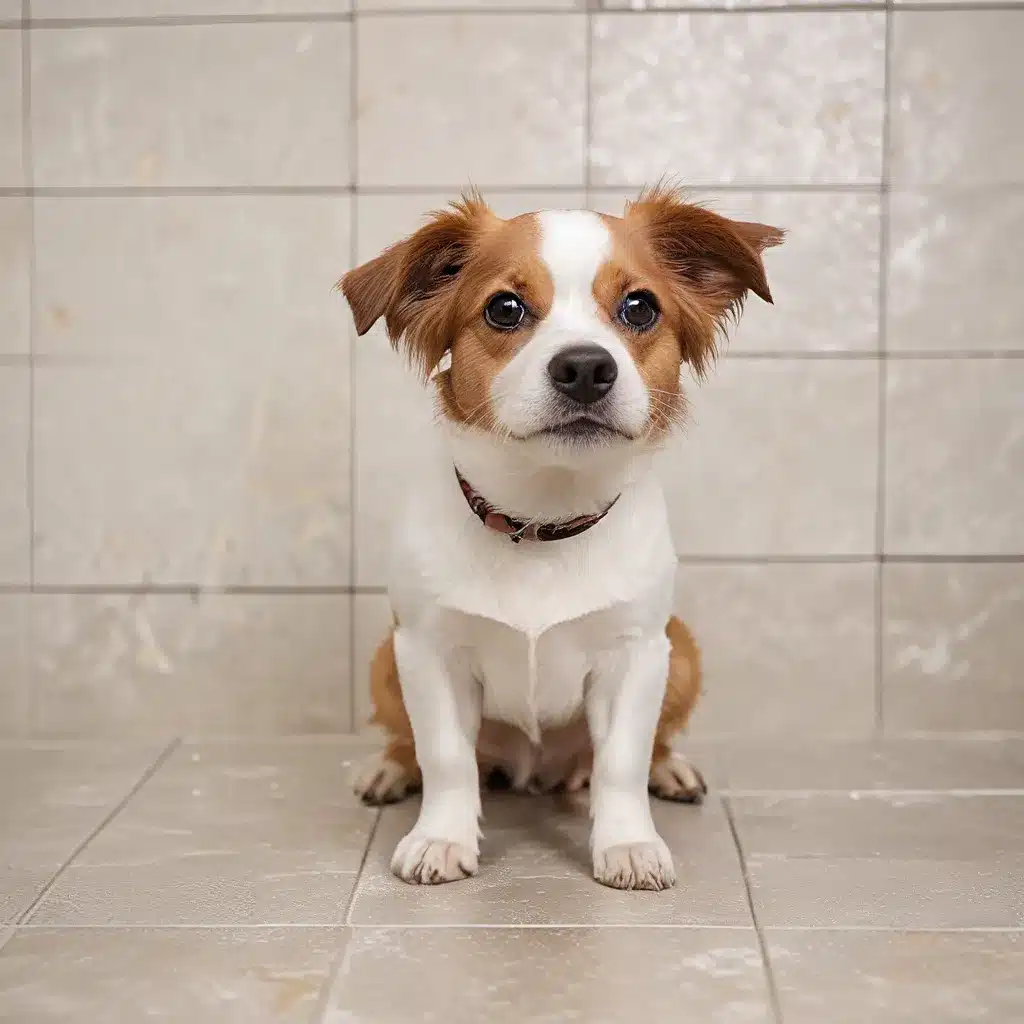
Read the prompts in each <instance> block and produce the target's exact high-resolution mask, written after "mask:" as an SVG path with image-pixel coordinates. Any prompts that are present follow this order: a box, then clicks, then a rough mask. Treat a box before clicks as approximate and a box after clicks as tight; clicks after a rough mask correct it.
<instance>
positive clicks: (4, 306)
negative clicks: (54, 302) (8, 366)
mask: <svg viewBox="0 0 1024 1024" xmlns="http://www.w3.org/2000/svg"><path fill="white" fill-rule="evenodd" d="M31 202H32V200H31V199H17V198H7V199H5V198H0V355H24V354H26V353H27V352H28V350H29V303H30V299H29V261H30V252H31V248H32V210H31Z"/></svg>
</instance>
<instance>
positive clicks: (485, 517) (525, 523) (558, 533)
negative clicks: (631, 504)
mask: <svg viewBox="0 0 1024 1024" xmlns="http://www.w3.org/2000/svg"><path fill="white" fill-rule="evenodd" d="M455 475H456V476H457V477H458V478H459V486H460V487H461V488H462V493H463V494H464V495H465V497H466V503H467V504H468V505H469V507H470V508H471V509H472V510H473V514H474V515H475V516H476V517H477V519H479V520H480V522H481V523H483V524H484V526H486V527H487V528H488V529H490V530H495V531H497V532H498V533H503V534H505V535H506V536H507V537H508V539H509V540H510V541H512V543H513V544H518V543H519V542H520V541H521V540H565V538H566V537H575V536H577V535H578V534H581V533H586V532H587V530H589V529H590V528H591V527H592V526H597V524H598V523H599V522H601V520H602V519H604V517H605V516H606V515H608V513H609V512H610V511H611V510H612V506H613V505H614V504H615V502H617V501H618V500H619V498H620V497H621V495H618V494H617V495H616V496H615V497H614V498H612V500H611V501H610V502H609V503H608V504H607V505H606V506H605V508H604V511H602V512H595V513H593V514H592V515H588V516H576V518H575V519H568V520H565V521H564V522H560V523H535V522H533V520H531V519H515V518H514V517H513V516H508V515H505V513H504V512H499V511H498V510H497V509H496V508H495V507H494V506H493V505H492V504H490V502H488V500H487V499H486V498H485V497H484V496H483V495H482V494H478V493H477V492H476V491H475V490H473V488H472V486H471V485H470V484H469V483H468V482H467V480H466V478H465V477H464V476H463V475H462V474H461V473H460V472H459V470H458V467H456V468H455Z"/></svg>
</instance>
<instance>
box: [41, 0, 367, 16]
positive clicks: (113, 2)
mask: <svg viewBox="0 0 1024 1024" xmlns="http://www.w3.org/2000/svg"><path fill="white" fill-rule="evenodd" d="M351 9H352V4H351V2H350V0H32V17H34V18H66V19H68V20H70V21H75V20H77V19H80V18H134V19H139V18H189V17H217V16H221V15H235V16H246V15H253V16H259V15H262V14H296V15H301V14H341V13H344V12H345V11H349V10H351Z"/></svg>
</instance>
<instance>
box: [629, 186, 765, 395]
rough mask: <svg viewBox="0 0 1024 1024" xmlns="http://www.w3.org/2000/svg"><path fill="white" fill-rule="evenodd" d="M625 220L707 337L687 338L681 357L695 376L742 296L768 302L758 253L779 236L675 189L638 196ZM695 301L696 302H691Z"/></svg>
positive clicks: (662, 188) (737, 310) (735, 314)
mask: <svg viewBox="0 0 1024 1024" xmlns="http://www.w3.org/2000/svg"><path fill="white" fill-rule="evenodd" d="M626 220H627V222H632V223H633V224H635V225H637V226H638V228H639V230H641V231H642V232H643V234H644V236H645V237H646V239H647V242H648V244H649V246H650V248H651V252H652V254H653V256H654V258H655V259H656V260H657V261H658V263H659V265H660V266H661V267H662V268H663V269H664V270H665V271H667V272H668V275H669V277H670V278H671V279H672V280H673V282H674V284H675V286H676V291H677V297H678V298H679V299H680V301H681V303H682V304H683V305H684V306H686V307H687V308H689V309H691V311H693V307H694V306H695V305H699V307H700V308H699V310H697V312H699V313H700V314H701V319H705V318H709V324H708V326H709V327H710V332H709V331H703V332H698V333H700V334H702V335H704V336H702V337H693V338H687V339H686V340H685V343H684V348H683V351H684V356H685V357H686V359H687V361H688V362H689V363H691V365H692V366H693V368H694V370H695V371H696V372H697V374H698V375H702V374H703V373H704V370H705V366H706V363H707V361H708V359H710V358H711V357H712V356H713V355H714V344H715V337H716V335H717V334H719V333H722V332H724V330H725V327H726V325H727V324H728V322H729V319H730V318H735V317H738V316H739V313H740V311H741V310H742V308H743V301H744V299H745V298H746V296H747V292H748V291H751V292H753V293H754V294H755V295H757V296H758V297H759V298H761V299H763V300H764V301H765V302H772V293H771V291H770V289H769V288H768V279H767V277H766V275H765V269H764V263H763V262H762V260H761V253H762V252H764V250H765V249H768V248H770V247H771V246H774V245H781V244H782V241H783V239H784V238H785V233H784V232H783V231H781V230H779V228H773V227H769V226H768V225H767V224H755V223H749V222H747V221H738V220H730V219H729V218H728V217H723V216H721V215H720V214H717V213H715V212H713V211H712V210H708V209H705V208H704V207H702V206H696V205H694V204H692V203H688V202H686V201H685V199H684V198H683V197H682V195H681V194H680V193H679V192H678V191H676V190H675V189H671V188H667V187H665V186H658V187H656V188H654V189H650V190H648V191H646V192H643V193H641V195H640V198H639V199H637V200H636V202H634V203H631V204H629V206H628V207H627V208H626ZM694 300H696V303H695V302H694Z"/></svg>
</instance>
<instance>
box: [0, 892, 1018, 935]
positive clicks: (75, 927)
mask: <svg viewBox="0 0 1024 1024" xmlns="http://www.w3.org/2000/svg"><path fill="white" fill-rule="evenodd" d="M594 884H595V885H598V884H599V883H597V882H595V883H594ZM283 928H288V929H296V930H299V931H302V930H307V931H308V930H316V931H326V932H337V933H339V934H342V933H345V932H346V931H349V932H402V931H468V930H474V931H476V930H480V929H483V930H488V931H506V932H518V931H594V932H600V931H619V930H623V929H629V930H630V931H634V932H636V931H676V932H699V931H715V932H742V933H743V934H745V935H746V934H749V933H751V932H753V930H754V929H753V928H752V927H751V926H750V925H740V924H717V923H711V922H708V923H706V924H655V923H650V924H636V923H635V922H633V923H627V922H622V923H607V924H580V923H578V922H572V923H569V922H566V923H557V922H556V923H551V924H547V923H542V924H538V923H530V924H487V923H485V922H481V923H478V924H477V923H470V922H466V923H462V924H460V923H441V922H439V923H436V924H422V923H420V922H413V921H406V922H396V923H393V924H353V925H342V924H311V923H309V922H305V921H298V922H282V921H266V922H260V923H258V924H253V923H251V922H234V923H232V924H223V923H218V924H152V923H147V924H144V925H143V924H68V925H52V924H32V923H31V922H26V923H25V924H22V925H9V926H7V927H6V929H4V930H0V947H2V943H3V941H5V940H6V939H7V938H9V937H10V936H9V935H8V934H7V932H8V931H9V932H11V933H14V932H17V931H25V932H29V931H59V932H81V931H94V932H125V931H128V932H132V931H147V932H148V931H168V932H170V931H225V930H230V931H251V932H259V931H270V930H280V929H283ZM764 931H765V933H766V934H767V933H776V932H783V933H789V934H792V933H797V934H799V933H802V932H808V933H814V932H823V933H825V934H835V933H842V932H857V933H862V934H869V935H873V934H877V935H1015V936H1017V935H1019V936H1021V937H1024V927H1015V926H1013V925H994V926H992V927H988V926H985V925H968V926H966V927H962V928H960V927H955V926H950V927H946V928H942V927H936V928H911V927H901V926H899V925H891V926H886V925H859V924H858V925H829V924H822V925H800V924H770V925H765V926H764Z"/></svg>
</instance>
